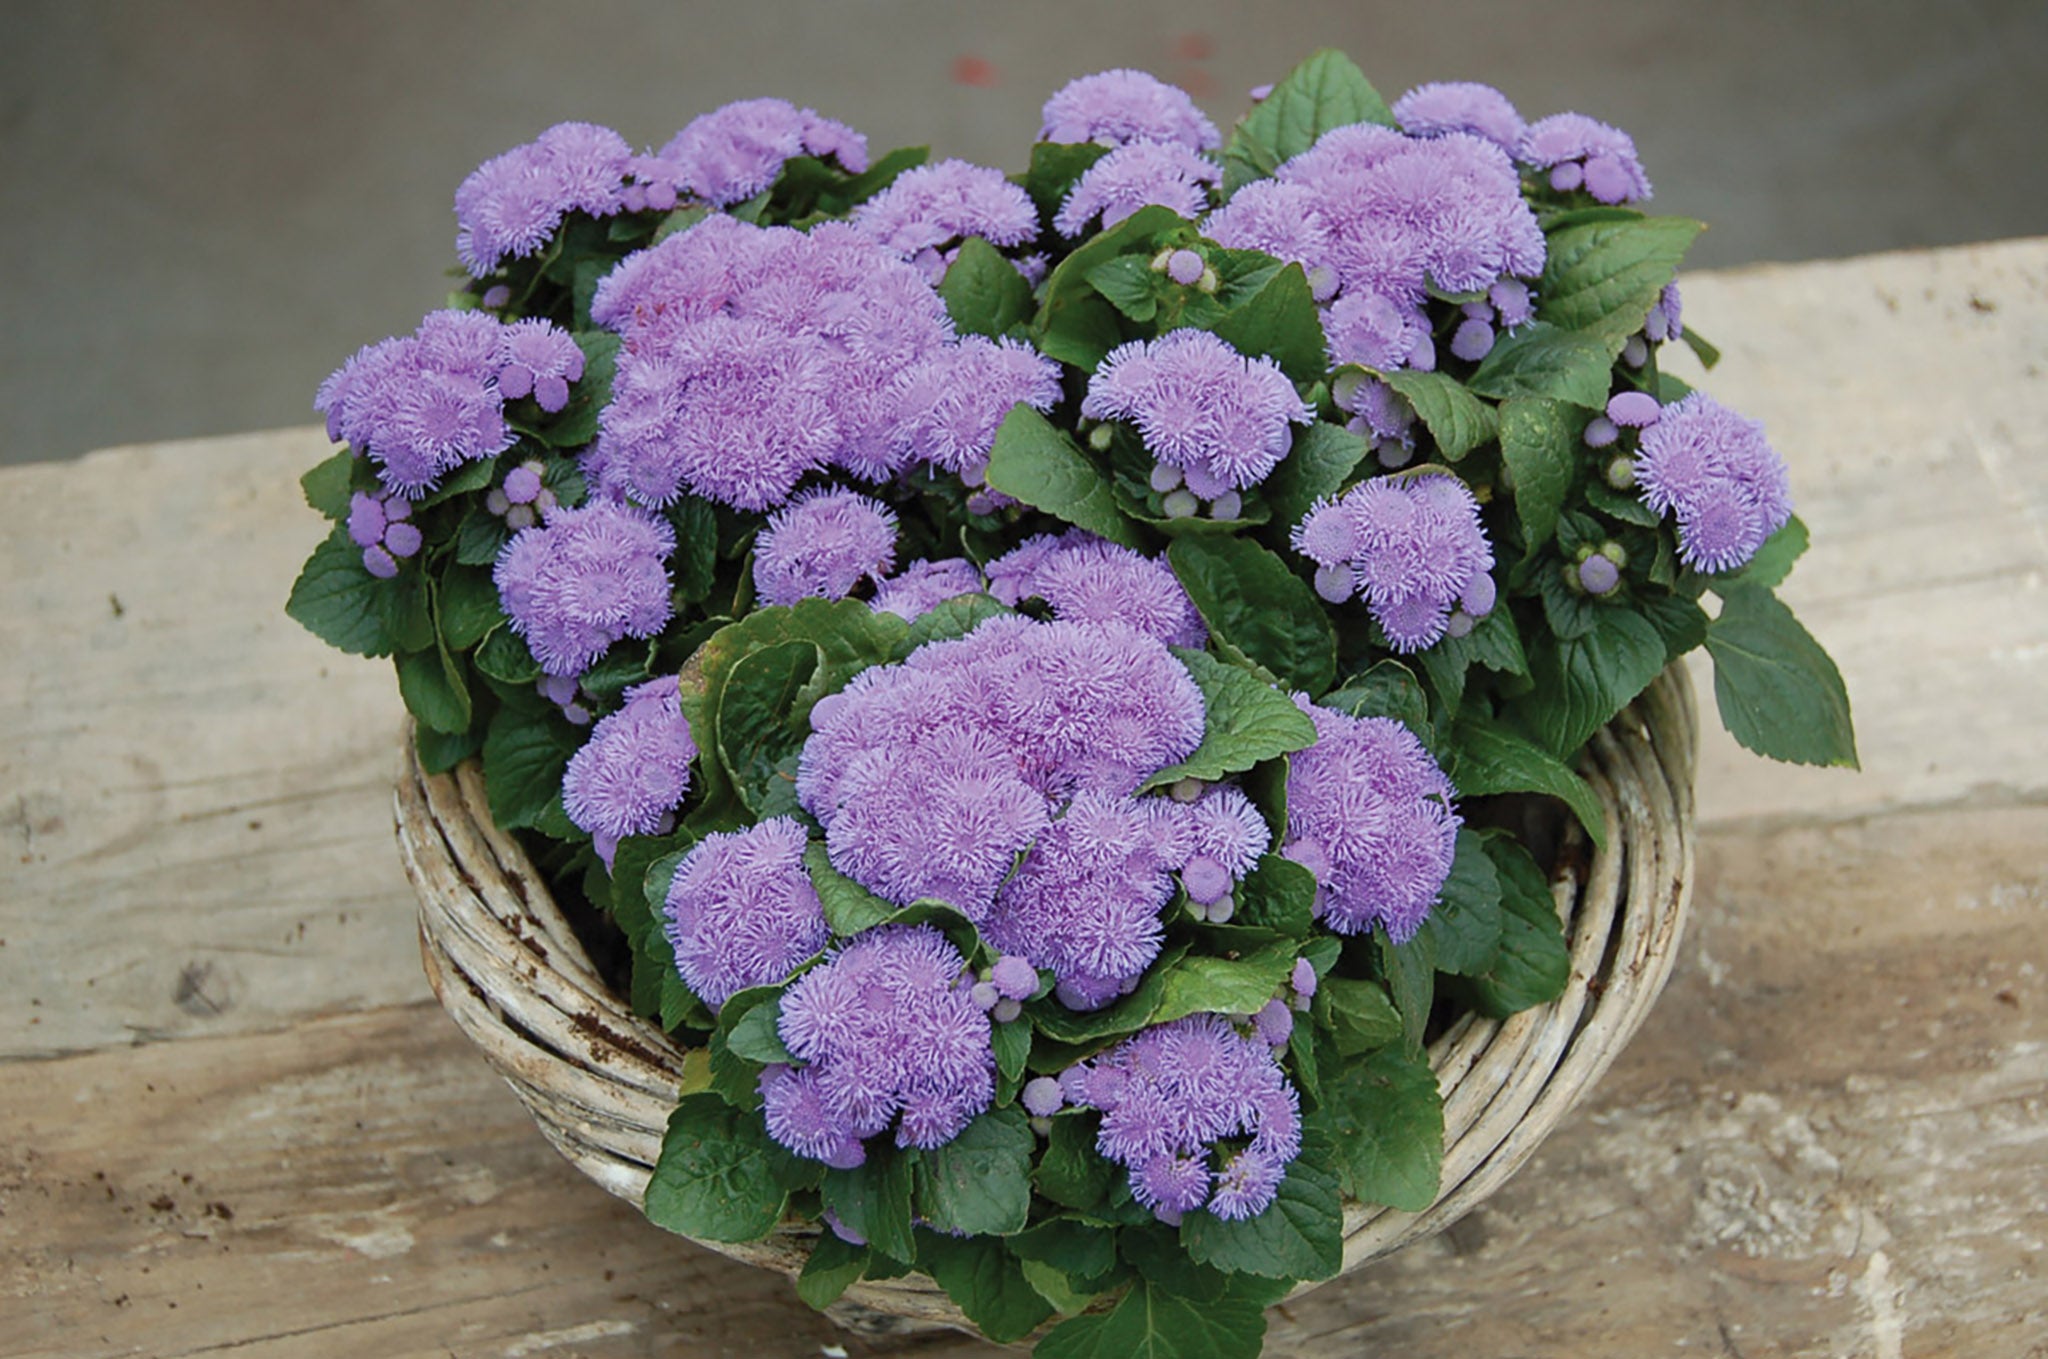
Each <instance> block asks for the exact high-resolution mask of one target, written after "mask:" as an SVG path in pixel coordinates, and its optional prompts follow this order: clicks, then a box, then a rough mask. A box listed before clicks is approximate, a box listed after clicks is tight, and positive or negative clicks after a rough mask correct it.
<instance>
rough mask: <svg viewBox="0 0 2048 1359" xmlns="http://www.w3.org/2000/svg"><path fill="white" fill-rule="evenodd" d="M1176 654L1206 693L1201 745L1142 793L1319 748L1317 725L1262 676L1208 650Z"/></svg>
mask: <svg viewBox="0 0 2048 1359" xmlns="http://www.w3.org/2000/svg"><path fill="white" fill-rule="evenodd" d="M1173 654H1174V655H1175V657H1177V658H1178V659H1179V661H1180V663H1181V664H1182V665H1183V666H1185V667H1187V672H1188V674H1189V675H1190V676H1191V677H1192V678H1193V679H1194V681H1195V687H1196V688H1197V689H1200V690H1201V691H1202V704H1203V707H1204V709H1205V710H1206V716H1205V718H1204V721H1203V726H1202V743H1201V744H1200V745H1199V746H1196V747H1195V750H1194V753H1193V754H1191V755H1189V756H1188V757H1187V758H1186V759H1185V760H1182V761H1181V762H1180V763H1179V764H1176V765H1170V766H1168V767H1167V768H1165V769H1162V770H1160V771H1159V772H1158V773H1157V774H1154V775H1153V776H1152V777H1151V778H1149V779H1147V780H1145V782H1144V784H1143V785H1142V786H1141V787H1140V788H1139V789H1138V791H1139V792H1141V793H1145V792H1150V791H1151V790H1153V789H1155V788H1165V787H1167V786H1169V785H1171V784H1175V783H1178V782H1180V781H1181V780H1182V779H1203V780H1207V781H1213V780H1216V779H1220V778H1222V777H1223V776H1224V775H1226V774H1236V773H1241V772H1243V771H1244V770H1247V769H1250V768H1251V767H1252V766H1253V765H1255V764H1257V763H1259V762H1260V761H1261V760H1270V759H1272V758H1273V757H1274V756H1276V755H1285V754H1287V753H1288V752H1289V751H1294V750H1303V749H1306V748H1307V747H1309V746H1312V745H1314V744H1315V741H1316V728H1315V723H1313V722H1311V721H1309V719H1308V715H1307V714H1306V713H1304V712H1302V710H1301V709H1299V708H1297V707H1295V706H1294V700H1293V699H1291V698H1289V697H1288V696H1287V695H1285V694H1283V693H1281V692H1280V691H1279V690H1278V689H1275V688H1274V687H1273V686H1272V685H1270V684H1267V683H1266V682H1265V681H1264V680H1261V679H1260V678H1259V677H1258V676H1256V675H1254V674H1252V673H1251V672H1249V671H1247V670H1241V669H1239V668H1238V667H1237V666H1234V665H1226V664H1224V663H1223V662H1222V661H1219V660H1217V659H1216V658H1215V657H1213V656H1211V655H1209V654H1208V653H1207V652H1205V651H1192V650H1189V649H1188V648H1186V647H1175V648H1174V649H1173Z"/></svg>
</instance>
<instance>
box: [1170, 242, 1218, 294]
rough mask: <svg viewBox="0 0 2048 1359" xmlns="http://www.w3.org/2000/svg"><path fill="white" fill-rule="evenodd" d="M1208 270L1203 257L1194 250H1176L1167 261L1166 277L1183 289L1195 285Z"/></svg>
mask: <svg viewBox="0 0 2048 1359" xmlns="http://www.w3.org/2000/svg"><path fill="white" fill-rule="evenodd" d="M1206 268H1208V265H1207V264H1206V263H1205V262H1204V261H1203V259H1202V257H1201V256H1200V255H1198V254H1196V253H1195V252H1194V251H1192V250H1176V251H1174V252H1173V254H1172V255H1170V256H1168V257H1167V260H1166V276H1167V277H1168V278H1170V279H1172V280H1173V281H1174V282H1175V283H1178V284H1180V285H1181V286H1182V287H1189V286H1191V285H1193V284H1194V283H1195V281H1196V280H1198V279H1200V278H1201V277H1202V270H1204V269H1206Z"/></svg>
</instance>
